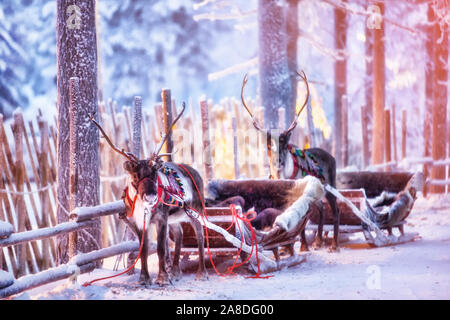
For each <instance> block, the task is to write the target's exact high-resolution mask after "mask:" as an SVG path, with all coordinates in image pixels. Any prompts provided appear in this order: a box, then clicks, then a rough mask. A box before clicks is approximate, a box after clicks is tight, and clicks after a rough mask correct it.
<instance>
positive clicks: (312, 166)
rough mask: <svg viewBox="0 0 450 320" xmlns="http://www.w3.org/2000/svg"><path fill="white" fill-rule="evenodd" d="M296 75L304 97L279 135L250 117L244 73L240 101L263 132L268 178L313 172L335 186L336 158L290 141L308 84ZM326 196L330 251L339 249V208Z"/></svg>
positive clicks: (318, 243)
mask: <svg viewBox="0 0 450 320" xmlns="http://www.w3.org/2000/svg"><path fill="white" fill-rule="evenodd" d="M297 74H298V75H299V76H300V77H301V78H302V80H303V81H304V82H305V84H306V91H307V92H306V99H305V102H304V103H303V105H302V107H301V108H300V109H299V111H298V112H297V114H296V117H295V119H294V121H293V122H292V123H291V125H290V126H289V127H288V129H287V130H285V131H283V132H282V133H281V134H277V133H274V131H275V130H273V131H270V130H266V129H264V128H263V127H262V126H260V125H259V123H258V120H257V119H256V118H255V117H254V116H253V114H252V112H251V111H250V109H249V108H248V106H247V104H246V103H245V99H244V87H245V85H246V83H247V80H248V76H247V75H245V77H244V80H243V83H242V87H241V100H242V104H243V105H244V107H245V109H246V110H247V112H248V113H249V114H250V116H251V118H252V120H253V126H254V127H255V128H256V129H257V130H258V131H261V132H263V133H264V134H265V135H266V136H267V140H266V141H267V155H268V158H269V167H270V177H269V178H275V179H280V178H281V179H301V178H302V177H304V176H306V175H314V176H316V177H318V178H319V179H321V180H322V182H323V183H327V184H329V185H331V186H332V187H334V188H335V187H336V160H335V159H334V157H333V156H332V155H331V154H329V153H328V152H326V151H325V150H323V149H320V148H310V149H307V150H301V149H300V148H298V147H297V146H296V145H293V144H290V143H289V140H290V138H291V134H292V131H293V130H294V128H295V127H296V126H297V120H298V117H299V116H300V113H301V112H302V110H303V109H304V108H305V106H306V104H307V103H308V99H309V85H308V80H307V79H306V75H305V73H304V72H303V71H302V73H301V74H300V73H298V72H297ZM325 197H326V198H327V200H328V202H329V204H330V206H331V209H332V211H333V214H334V237H333V242H332V245H331V250H332V251H339V242H338V235H339V210H338V206H337V203H336V197H335V196H334V195H332V194H331V193H329V192H326V194H325ZM319 207H320V210H319V211H320V218H319V226H318V232H317V238H316V240H315V241H314V244H313V247H315V248H319V247H321V246H322V243H323V238H322V231H323V216H324V215H323V206H321V205H320V204H319ZM301 236H302V247H301V250H308V245H307V243H306V237H305V231H303V232H302V234H301Z"/></svg>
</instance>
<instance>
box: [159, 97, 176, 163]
mask: <svg viewBox="0 0 450 320" xmlns="http://www.w3.org/2000/svg"><path fill="white" fill-rule="evenodd" d="M161 98H162V118H163V126H164V134H168V135H169V136H168V137H167V140H166V143H165V144H164V146H163V147H162V149H161V153H171V152H172V151H173V140H172V132H170V125H171V124H172V98H171V93H170V89H162V91H161ZM166 161H169V162H170V161H172V156H171V155H169V156H167V157H166Z"/></svg>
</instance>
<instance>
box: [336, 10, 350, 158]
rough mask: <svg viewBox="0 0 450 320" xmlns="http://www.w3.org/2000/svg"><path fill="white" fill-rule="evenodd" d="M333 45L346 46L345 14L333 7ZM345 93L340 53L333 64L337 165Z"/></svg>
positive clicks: (344, 66)
mask: <svg viewBox="0 0 450 320" xmlns="http://www.w3.org/2000/svg"><path fill="white" fill-rule="evenodd" d="M334 30H335V35H334V46H335V48H336V50H337V51H338V52H343V51H344V50H345V49H346V46H347V15H346V12H345V11H344V10H342V9H339V8H335V9H334ZM346 93H347V58H346V57H344V56H343V55H340V57H339V59H338V60H337V61H336V62H335V64H334V134H333V136H334V157H335V158H336V164H337V167H341V166H345V163H342V160H343V157H342V143H343V141H342V140H343V137H342V121H343V118H342V107H343V106H342V101H343V97H344V96H345V95H346Z"/></svg>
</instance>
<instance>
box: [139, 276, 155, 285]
mask: <svg viewBox="0 0 450 320" xmlns="http://www.w3.org/2000/svg"><path fill="white" fill-rule="evenodd" d="M139 284H140V285H141V286H144V287H147V286H151V285H152V280H151V279H150V278H145V277H140V278H139Z"/></svg>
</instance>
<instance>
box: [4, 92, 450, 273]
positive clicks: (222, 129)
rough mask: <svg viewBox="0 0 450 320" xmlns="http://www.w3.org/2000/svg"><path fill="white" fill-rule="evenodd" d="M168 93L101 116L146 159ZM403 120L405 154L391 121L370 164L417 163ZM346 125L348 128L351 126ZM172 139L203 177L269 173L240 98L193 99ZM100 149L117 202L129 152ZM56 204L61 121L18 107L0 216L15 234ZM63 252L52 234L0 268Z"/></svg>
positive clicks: (44, 264) (317, 142)
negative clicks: (382, 154)
mask: <svg viewBox="0 0 450 320" xmlns="http://www.w3.org/2000/svg"><path fill="white" fill-rule="evenodd" d="M164 94H165V98H164V99H162V100H163V102H162V103H160V104H157V105H154V106H150V107H147V108H145V107H142V106H143V105H145V104H146V103H145V99H144V101H142V99H140V98H137V97H135V99H134V100H133V106H124V107H123V108H122V110H118V106H117V103H115V102H114V101H108V102H107V103H103V102H102V103H100V104H99V119H100V122H101V124H102V126H103V127H104V129H105V131H106V133H107V134H108V136H109V137H111V139H112V141H113V142H114V143H115V144H116V145H117V146H119V147H120V148H124V149H125V150H129V151H133V152H134V153H137V151H138V150H139V154H140V158H148V157H149V155H150V154H151V153H152V151H153V149H154V147H155V146H156V144H157V143H158V142H159V140H160V137H161V134H160V133H161V132H162V131H164V125H165V124H164V121H163V119H166V122H167V121H170V119H173V118H175V117H176V115H177V114H178V112H179V111H180V107H179V106H177V103H176V102H175V100H173V99H172V98H171V97H170V90H169V91H165V93H164ZM255 101H256V100H252V99H248V101H247V102H248V105H249V107H250V108H252V110H253V111H254V114H255V115H256V116H257V117H258V119H259V120H260V123H261V124H262V125H263V114H264V109H263V108H262V107H258V106H257V104H256V102H255ZM309 109H310V108H309ZM134 110H140V112H139V113H140V114H141V117H142V122H141V123H142V125H141V128H140V129H141V130H140V132H138V134H139V135H140V136H141V144H140V146H139V147H138V146H133V145H132V144H133V143H132V138H131V137H133V134H136V126H135V125H134V124H133V119H134V118H135V116H134ZM394 113H395V112H392V113H388V112H386V113H385V115H386V119H387V120H386V123H392V121H391V120H389V117H388V116H390V114H394ZM308 115H309V117H310V114H308ZM364 115H365V113H364V109H363V108H361V116H362V117H361V118H362V123H363V126H362V128H363V131H362V136H363V148H362V150H363V154H362V156H363V159H365V160H364V162H366V163H368V153H367V150H368V145H369V142H368V141H367V136H368V135H367V132H365V131H364V130H365V129H366V128H367V127H366V126H365V125H364V123H366V121H367V119H366V117H365V116H364ZM279 119H280V128H284V127H285V126H284V119H285V113H284V109H282V108H280V110H279ZM402 119H403V120H402V122H401V123H402V128H401V135H400V136H401V150H402V152H401V156H399V155H398V153H399V152H397V151H396V150H397V149H396V146H397V143H395V144H392V141H395V142H396V141H397V140H396V126H393V127H391V126H390V125H389V128H390V131H391V133H392V134H389V135H388V134H386V137H385V138H386V141H389V143H388V144H387V148H388V147H389V148H393V149H392V150H393V152H392V154H393V155H394V156H393V158H387V161H386V162H387V163H386V164H381V165H378V166H372V167H371V169H372V170H386V168H388V169H389V170H395V168H396V167H401V168H402V169H405V168H406V169H407V168H409V166H408V165H406V163H413V161H412V160H413V159H408V158H406V137H407V134H406V130H407V128H406V112H405V111H402ZM386 126H388V125H386ZM343 130H346V131H344V132H345V133H346V134H348V130H347V129H346V128H344V129H343ZM138 131H139V130H138ZM134 132H135V133H134ZM392 136H393V137H394V139H393V138H392ZM172 140H173V150H166V151H172V152H173V156H172V160H173V161H176V162H184V163H189V164H192V165H193V166H194V167H195V168H197V169H198V170H199V171H200V173H201V174H202V176H203V177H204V179H205V180H210V179H212V178H224V179H235V178H239V177H246V178H256V177H268V174H269V168H268V159H267V154H266V149H265V148H266V143H265V137H263V136H262V134H261V133H259V132H258V131H257V130H256V129H254V127H253V125H252V121H251V119H250V117H249V115H248V114H247V113H245V112H244V111H243V108H242V106H241V104H240V102H238V101H237V100H235V99H224V100H222V101H220V102H219V103H217V104H213V102H212V101H211V100H207V99H206V98H204V99H200V101H199V102H198V104H189V105H188V106H187V109H186V111H185V114H184V115H183V117H182V118H181V119H180V121H179V122H178V123H177V125H176V127H175V128H174V130H173V134H172ZM347 140H348V139H347ZM347 140H345V139H344V140H343V141H347ZM291 142H292V143H294V144H297V145H299V146H304V145H306V144H309V145H311V144H312V145H314V146H319V147H320V146H322V143H325V142H326V141H325V140H324V138H323V136H322V135H321V132H320V131H318V130H316V129H314V128H313V124H312V121H311V119H309V121H307V126H306V129H302V128H300V126H297V128H296V129H295V131H294V133H293V136H292V138H291ZM168 148H169V149H170V148H171V147H170V146H169V147H168ZM344 148H346V146H344ZM326 149H328V148H326ZM386 154H387V155H389V154H391V152H390V150H388V149H386ZM100 155H101V156H100V162H101V163H100V183H101V187H100V193H101V196H100V199H101V202H102V203H108V202H113V201H118V200H120V198H121V195H122V191H123V189H124V185H125V179H126V176H125V175H124V170H123V168H122V163H123V158H122V156H121V155H119V154H117V153H115V152H113V151H112V149H111V148H110V147H109V145H108V144H107V143H106V142H105V140H104V139H100ZM344 160H345V159H344ZM408 160H410V161H409V162H408ZM401 161H403V162H401ZM422 161H425V162H426V164H427V165H428V167H430V166H431V165H447V166H449V165H450V162H449V160H448V159H447V160H444V163H440V162H439V163H436V162H433V161H432V160H430V159H428V158H427V159H422ZM425 162H423V163H425ZM206 182H207V181H205V183H206ZM428 183H429V184H444V185H445V184H449V183H448V181H446V180H444V181H432V180H428ZM56 202H57V197H56V119H48V117H45V116H44V115H43V112H42V111H39V112H38V115H37V117H36V119H32V120H29V121H28V122H26V123H25V121H24V118H23V114H22V112H21V111H20V109H18V110H16V111H15V112H14V115H13V119H12V123H11V125H10V126H9V128H8V127H7V126H6V125H5V123H4V121H3V116H2V115H1V114H0V220H2V221H6V222H8V223H10V224H12V225H13V226H14V229H15V231H16V232H26V231H31V230H36V229H42V228H49V227H55V226H56V225H57V217H56V206H57V203H56ZM68 211H69V210H67V211H66V212H67V213H68ZM101 219H102V228H103V232H102V237H103V239H102V240H103V245H104V246H111V245H116V244H118V243H120V242H122V241H123V240H124V239H125V234H126V233H125V225H124V224H123V223H121V222H120V221H119V220H118V219H117V217H116V216H114V215H107V216H104V217H102V218H101ZM81 232H82V231H81ZM57 250H58V248H57V242H56V239H54V238H45V239H42V240H33V241H30V242H26V243H20V244H16V245H14V246H8V247H5V248H3V249H2V250H0V269H3V270H9V271H11V272H13V274H14V275H15V276H16V277H17V276H22V275H25V274H28V273H36V272H39V271H42V270H45V269H47V268H50V267H56V257H57Z"/></svg>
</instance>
